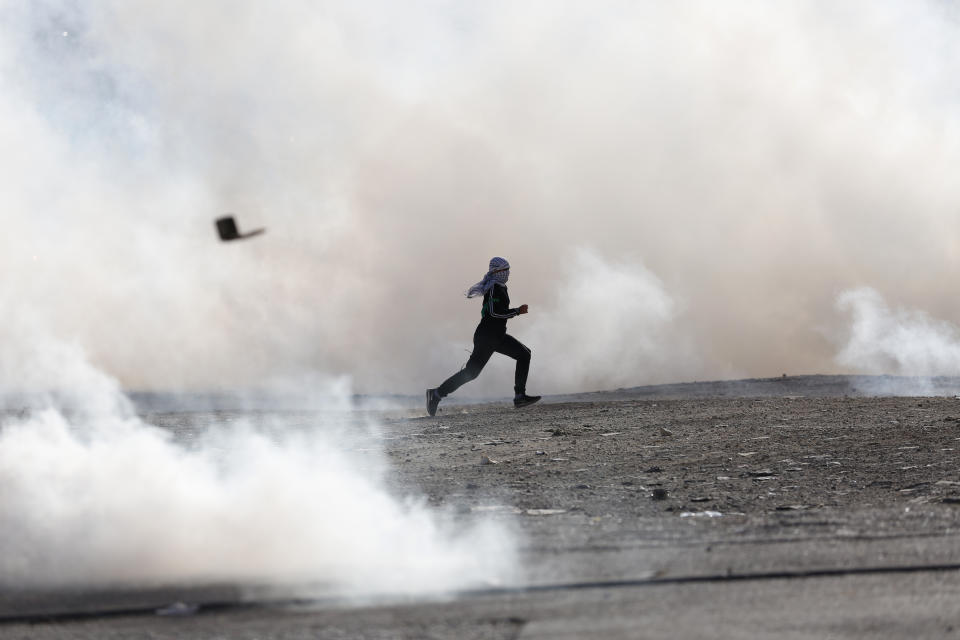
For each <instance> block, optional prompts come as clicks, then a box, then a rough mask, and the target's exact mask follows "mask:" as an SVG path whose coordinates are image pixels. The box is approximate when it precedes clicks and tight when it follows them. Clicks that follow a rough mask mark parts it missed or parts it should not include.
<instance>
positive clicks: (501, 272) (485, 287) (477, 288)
mask: <svg viewBox="0 0 960 640" xmlns="http://www.w3.org/2000/svg"><path fill="white" fill-rule="evenodd" d="M509 277H510V263H509V262H507V261H506V259H505V258H491V259H490V269H489V270H488V271H487V275H485V276H483V280H481V281H480V282H478V283H477V284H475V285H473V286H472V287H470V289H469V290H468V291H467V297H468V298H473V297H474V296H482V295H484V294H485V293H486V292H487V291H489V290H490V289H491V288H492V287H493V285H494V284H496V283H498V282H499V283H500V284H506V283H507V279H508V278H509Z"/></svg>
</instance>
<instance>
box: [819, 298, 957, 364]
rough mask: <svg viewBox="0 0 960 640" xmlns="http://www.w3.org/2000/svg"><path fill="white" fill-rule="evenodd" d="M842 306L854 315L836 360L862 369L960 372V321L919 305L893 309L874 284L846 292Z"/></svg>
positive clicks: (841, 299)
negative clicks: (950, 320)
mask: <svg viewBox="0 0 960 640" xmlns="http://www.w3.org/2000/svg"><path fill="white" fill-rule="evenodd" d="M837 308H838V309H839V310H840V311H841V312H843V313H845V314H846V315H848V316H849V318H850V331H849V337H848V339H847V342H846V344H845V345H844V346H843V348H842V350H841V351H840V352H839V353H838V354H837V362H838V363H839V364H841V365H843V366H844V367H848V368H850V369H853V370H854V371H857V372H860V373H868V374H896V375H901V376H919V377H931V376H957V375H960V326H957V325H956V324H954V323H952V322H947V321H945V320H939V319H937V318H933V317H931V316H930V315H929V314H928V313H926V312H924V311H922V310H917V309H905V308H891V307H890V306H889V305H888V304H887V302H886V300H884V299H883V297H882V296H881V295H880V294H879V293H878V292H877V291H876V290H874V289H870V288H860V289H852V290H850V291H845V292H843V293H842V294H841V295H840V296H839V297H838V298H837Z"/></svg>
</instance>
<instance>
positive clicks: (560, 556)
mask: <svg viewBox="0 0 960 640" xmlns="http://www.w3.org/2000/svg"><path fill="white" fill-rule="evenodd" d="M886 382H890V380H889V379H867V378H843V377H836V376H834V377H823V376H813V377H798V378H783V379H779V378H778V379H771V380H760V381H740V382H735V383H695V384H689V385H672V386H664V387H648V388H637V389H628V390H619V391H615V392H606V393H597V394H581V395H577V396H564V397H559V396H558V397H553V398H547V399H545V401H544V402H542V403H541V404H539V405H535V406H533V407H530V408H527V409H524V410H514V409H513V408H512V407H510V406H509V405H508V404H506V403H484V404H474V405H471V404H452V403H451V404H444V405H442V411H441V412H440V413H439V414H438V415H437V416H436V417H434V418H430V417H426V416H425V415H423V412H422V410H420V409H419V408H411V409H408V410H393V411H388V412H383V413H382V415H380V416H379V418H380V420H381V422H382V424H383V425H384V429H383V432H384V435H385V438H386V439H385V447H386V451H387V454H388V456H389V458H390V459H391V461H392V464H393V471H394V472H393V474H392V475H391V476H390V482H391V483H392V485H391V488H392V489H393V490H395V491H396V492H398V493H404V494H409V493H418V494H421V495H424V496H426V499H427V500H428V501H429V503H430V504H432V505H435V506H437V507H438V508H442V509H448V510H449V512H450V513H452V514H454V515H453V517H455V518H461V519H463V520H464V521H469V520H470V519H471V518H475V517H484V518H489V517H493V518H496V519H499V520H503V521H505V522H508V523H510V525H511V526H513V527H514V528H515V529H516V530H517V531H518V532H519V537H520V539H521V540H522V542H521V556H522V557H521V560H520V565H521V567H522V569H523V578H522V579H521V580H519V581H518V582H517V583H515V584H506V585H490V586H488V587H484V588H478V589H476V590H474V591H470V592H466V593H461V594H457V595H455V596H451V597H449V598H446V599H443V600H418V601H400V600H395V599H394V600H390V599H387V600H379V601H374V602H367V603H363V604H357V603H348V602H344V601H341V600H338V599H336V598H332V599H329V598H318V599H312V600H311V599H307V600H304V599H282V598H280V599H276V598H275V599H272V600H270V599H263V600H257V599H256V598H254V601H250V600H249V597H248V596H243V595H241V593H242V590H241V589H240V588H239V587H235V586H230V585H226V586H224V585H220V586H210V587H206V588H197V587H193V588H189V589H187V588H178V587H177V586H176V585H172V586H170V587H169V588H164V589H152V590H146V589H145V590H142V591H132V592H130V591H124V592H107V591H89V592H82V593H77V592H23V591H18V590H11V589H8V590H6V591H3V592H0V638H3V639H6V638H16V639H20V638H24V639H25V638H31V639H41V640H42V639H48V638H49V639H53V638H91V639H92V638H98V639H108V638H151V639H154V638H244V639H246V638H249V639H253V638H259V639H264V640H273V639H281V638H283V639H287V638H290V639H293V638H336V639H343V638H351V639H353V638H356V639H361V638H363V639H366V638H377V639H379V638H436V639H441V638H443V639H446V638H451V639H453V638H457V639H464V638H505V639H506V638H511V639H515V638H519V639H529V638H604V639H613V638H719V637H723V638H758V637H777V638H781V639H783V638H902V637H908V636H909V637H917V638H960V455H958V451H960V400H958V399H957V398H956V397H954V395H953V394H955V393H957V385H956V382H957V381H956V380H938V381H935V385H934V386H935V390H934V392H935V393H939V394H941V395H939V396H937V397H871V396H868V395H865V394H867V393H872V392H875V391H876V389H877V388H878V387H877V386H876V385H877V383H880V384H883V383H886ZM925 384H927V386H926V387H925V388H926V389H928V390H929V388H930V387H929V381H926V383H925ZM868 387H869V388H868ZM175 601H183V602H187V603H191V607H192V606H196V607H197V608H196V610H195V611H193V610H192V609H191V610H190V611H189V612H188V613H190V615H182V616H158V615H156V614H155V609H156V608H158V607H161V606H163V605H165V604H169V603H171V602H175Z"/></svg>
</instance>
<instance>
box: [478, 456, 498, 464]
mask: <svg viewBox="0 0 960 640" xmlns="http://www.w3.org/2000/svg"><path fill="white" fill-rule="evenodd" d="M480 464H500V463H499V462H497V461H496V460H493V459H492V458H490V456H480Z"/></svg>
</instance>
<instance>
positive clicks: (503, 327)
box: [427, 258, 540, 416]
mask: <svg viewBox="0 0 960 640" xmlns="http://www.w3.org/2000/svg"><path fill="white" fill-rule="evenodd" d="M509 277H510V263H509V262H507V261H506V260H505V259H503V258H492V259H491V260H490V270H489V271H487V275H485V276H484V277H483V280H481V281H480V282H478V283H477V284H475V285H473V286H472V287H470V290H469V291H467V297H468V298H472V297H474V296H479V295H483V309H482V311H481V312H480V324H478V325H477V330H476V331H474V332H473V353H472V354H471V355H470V359H469V360H468V361H467V365H466V366H465V367H464V368H463V369H461V370H460V371H458V372H457V373H455V374H453V375H452V376H450V377H449V378H447V380H446V381H445V382H444V383H443V384H441V385H440V386H439V387H437V388H436V389H427V413H429V414H430V415H431V416H432V415H436V413H437V405H439V404H440V400H442V399H443V398H445V397H447V396H448V395H450V394H451V393H453V392H454V391H456V390H457V389H459V388H460V387H461V386H462V385H464V384H466V383H467V382H470V381H471V380H473V379H474V378H476V377H477V376H478V375H480V371H482V370H483V367H484V366H485V365H486V364H487V361H488V360H490V356H492V355H493V354H494V353H502V354H503V355H505V356H509V357H511V358H513V359H514V360H516V361H517V370H516V373H515V374H514V380H513V391H514V396H513V406H515V407H525V406H527V405H530V404H533V403H534V402H536V401H537V400H539V399H540V396H528V395H527V372H529V370H530V349H528V348H527V347H525V346H524V345H523V344H522V343H521V342H520V341H519V340H517V339H516V338H514V337H513V336H511V335H508V334H507V320H509V319H510V318H515V317H516V316H519V315H522V314H524V313H527V305H525V304H522V305H520V306H519V307H517V308H516V309H511V308H510V296H508V295H507V279H508V278H509Z"/></svg>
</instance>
